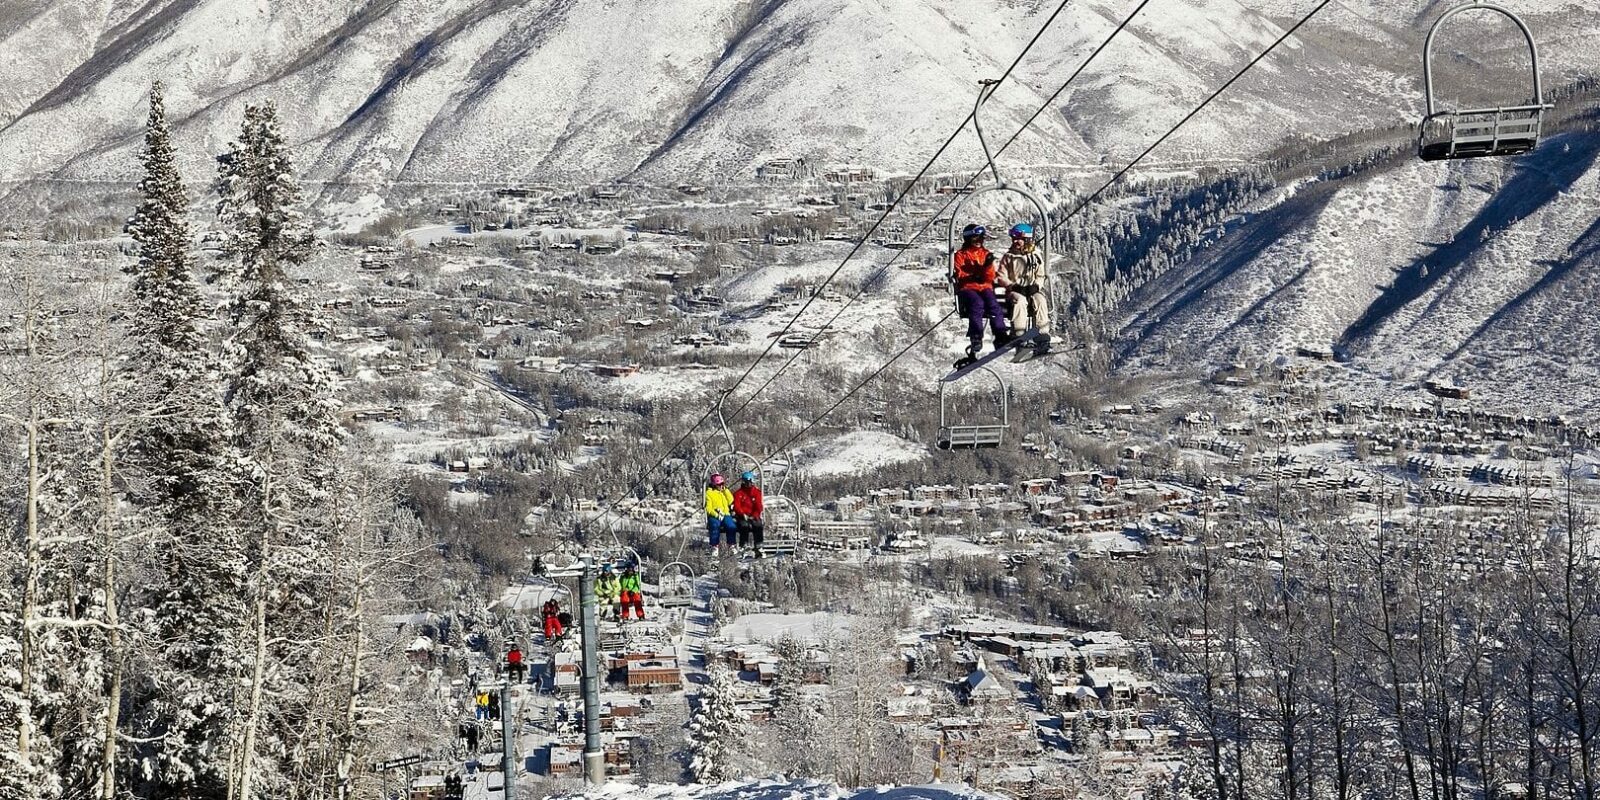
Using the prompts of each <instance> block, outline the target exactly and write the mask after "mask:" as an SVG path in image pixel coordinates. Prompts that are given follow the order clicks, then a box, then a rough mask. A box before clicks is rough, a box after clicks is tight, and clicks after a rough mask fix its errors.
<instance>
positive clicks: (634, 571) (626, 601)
mask: <svg viewBox="0 0 1600 800" xmlns="http://www.w3.org/2000/svg"><path fill="white" fill-rule="evenodd" d="M618 586H619V588H621V589H622V595H621V598H620V600H619V601H618V607H619V608H621V609H622V618H623V619H631V618H632V617H631V616H630V614H631V612H635V611H637V612H638V613H639V621H640V622H643V621H644V581H642V580H640V579H639V569H638V567H635V566H634V565H632V564H629V565H628V566H627V568H625V569H623V570H622V580H621V581H619V582H618Z"/></svg>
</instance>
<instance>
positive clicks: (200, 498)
mask: <svg viewBox="0 0 1600 800" xmlns="http://www.w3.org/2000/svg"><path fill="white" fill-rule="evenodd" d="M144 171H145V175H144V179H143V180H142V181H140V184H139V188H140V193H141V195H142V198H141V201H140V204H139V207H138V209H137V211H136V212H135V213H134V216H133V218H132V220H130V221H129V224H128V231H129V233H130V234H131V235H132V237H133V240H134V242H135V243H137V244H138V246H139V260H138V262H137V263H136V264H135V265H134V266H132V267H131V268H130V269H129V271H130V272H131V273H132V277H133V281H132V295H133V296H132V301H133V302H132V304H131V305H132V308H131V310H130V316H131V324H130V326H129V328H130V330H129V334H130V335H129V340H128V350H129V352H128V357H127V359H126V361H125V363H124V368H123V370H122V373H123V374H122V380H121V382H120V383H121V386H120V388H121V393H122V394H123V395H124V397H125V398H126V401H127V404H128V406H129V407H131V408H132V409H134V410H135V412H136V416H135V422H134V423H133V424H132V425H131V426H130V427H129V429H128V430H127V431H126V432H125V433H124V435H123V439H122V441H123V443H122V447H121V451H122V453H121V455H122V457H123V461H124V462H125V468H124V471H125V476H126V480H127V483H128V499H129V501H130V502H131V503H132V504H133V505H134V507H135V508H136V509H138V511H139V513H140V515H141V517H142V518H143V519H144V521H145V523H146V524H148V525H150V526H151V527H152V528H153V529H154V530H155V532H156V535H157V537H158V541H160V542H161V545H160V546H159V547H157V548H155V549H154V552H155V554H156V556H155V557H156V560H157V561H158V562H159V563H158V564H156V565H155V569H154V572H155V574H156V576H157V580H156V581H155V582H154V585H152V586H150V587H148V588H147V591H148V592H149V594H148V596H146V597H144V598H141V603H142V604H148V605H150V606H152V607H153V609H154V613H153V614H152V615H151V618H150V620H149V624H148V630H147V631H146V633H147V635H148V637H149V642H150V647H149V648H148V651H147V652H146V653H145V654H144V657H145V658H146V659H147V661H148V663H145V664H141V665H139V668H138V669H136V670H134V672H135V673H136V674H138V675H139V676H140V680H138V681H137V682H136V683H135V684H134V685H133V686H130V687H129V688H130V691H129V694H130V699H131V705H132V718H131V722H132V724H133V725H134V727H135V730H136V731H137V735H136V736H135V737H134V738H135V740H136V741H138V742H140V743H141V744H140V745H139V746H137V747H136V748H135V749H134V751H133V752H132V754H131V755H132V758H133V759H134V761H135V762H136V763H135V766H134V768H133V769H132V774H131V776H130V778H131V780H132V782H133V785H135V786H137V787H139V791H140V793H142V794H148V795H157V796H164V797H208V796H216V795H217V794H219V793H221V792H223V791H225V789H226V767H227V747H226V745H227V739H228V736H227V731H228V726H229V724H230V718H231V711H232V709H231V706H232V693H233V691H234V687H235V686H236V684H237V678H238V676H237V664H238V658H237V652H238V641H239V638H238V632H239V630H240V628H241V627H242V626H243V624H244V620H245V619H246V615H247V611H248V607H247V606H246V605H245V603H244V600H243V597H244V593H245V588H246V587H245V580H244V579H245V565H244V548H243V543H242V541H241V539H240V536H239V534H238V532H237V531H236V530H234V529H233V528H231V527H230V526H229V525H228V524H227V521H228V520H231V519H232V517H233V514H234V511H235V508H236V507H235V505H234V504H233V503H231V502H230V498H232V497H233V496H234V494H235V493H236V490H237V484H238V477H239V473H238V470H237V469H236V461H237V459H236V458H235V456H234V452H233V450H232V448H231V447H230V445H229V437H230V432H229V427H228V419H227V415H226V412H225V410H224V409H223V407H222V402H221V375H220V368H219V365H218V361H217V357H216V355H215V353H214V351H213V349H212V344H211V341H210V339H209V338H208V336H207V335H206V332H205V331H204V329H203V325H204V323H205V319H206V313H205V309H204V306H203V304H202V300H201V296H200V292H199V289H198V288H197V286H196V285H195V280H194V276H193V269H194V265H193V259H192V255H191V253H190V250H189V247H190V238H189V226H188V222H187V214H188V208H189V201H188V196H187V193H186V192H185V190H184V186H183V182H182V179H181V177H180V175H179V174H178V169H177V162H176V154H175V152H174V150H173V146H172V136H171V131H170V129H169V128H168V125H167V121H166V113H165V107H164V104H163V100H162V95H161V86H160V85H159V84H157V85H156V86H155V88H153V89H152V90H151V93H150V118H149V122H148V124H147V126H146V130H145V152H144ZM155 742H159V744H155Z"/></svg>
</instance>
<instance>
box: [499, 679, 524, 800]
mask: <svg viewBox="0 0 1600 800" xmlns="http://www.w3.org/2000/svg"><path fill="white" fill-rule="evenodd" d="M515 718H516V709H514V708H512V706H511V680H510V677H509V676H508V677H506V678H502V679H501V680H500V745H501V747H500V774H501V775H502V776H504V777H503V779H502V783H501V785H502V786H504V787H505V800H516V798H517V773H518V772H521V771H522V769H521V765H519V764H517V763H516V728H517V727H518V726H516V725H515V724H514V722H515Z"/></svg>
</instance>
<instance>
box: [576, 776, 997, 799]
mask: <svg viewBox="0 0 1600 800" xmlns="http://www.w3.org/2000/svg"><path fill="white" fill-rule="evenodd" d="M551 800H995V795H991V794H986V793H984V792H977V791H973V790H971V789H968V788H966V787H964V786H961V785H960V784H954V785H951V786H880V787H877V788H872V789H841V788H839V787H838V786H835V785H833V784H830V783H818V782H816V781H774V780H760V781H734V782H729V783H723V784H718V785H715V786H701V785H698V784H691V785H688V786H674V785H662V784H651V785H648V786H635V785H633V784H624V783H608V784H606V785H604V786H602V787H600V788H598V789H589V790H585V791H583V792H579V793H575V794H563V795H555V796H553V797H552V798H551Z"/></svg>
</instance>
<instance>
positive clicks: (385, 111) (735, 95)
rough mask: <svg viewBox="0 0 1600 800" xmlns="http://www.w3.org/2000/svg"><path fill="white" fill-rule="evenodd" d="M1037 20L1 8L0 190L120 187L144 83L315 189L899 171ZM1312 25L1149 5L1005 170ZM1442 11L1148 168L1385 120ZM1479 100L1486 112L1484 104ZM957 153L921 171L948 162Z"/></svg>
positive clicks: (1337, 22) (337, 4)
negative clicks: (60, 183) (250, 125)
mask: <svg viewBox="0 0 1600 800" xmlns="http://www.w3.org/2000/svg"><path fill="white" fill-rule="evenodd" d="M1056 5H1057V4H1056V2H1055V1H1054V0H696V2H684V1H683V0H270V2H269V1H268V0H149V1H148V2H144V1H141V2H134V0H0V182H6V181H17V180H25V179H30V178H40V177H62V178H74V179H80V178H92V179H100V178H110V179H122V178H127V177H128V176H130V175H132V174H133V160H132V153H133V147H134V144H135V142H136V138H135V137H136V135H137V133H138V131H139V130H140V124H141V121H142V119H143V95H144V92H145V91H146V90H147V89H148V87H149V84H150V82H151V81H152V80H155V79H158V78H159V79H161V80H164V81H165V82H166V83H167V85H168V90H167V101H168V108H169V112H170V113H171V114H172V115H173V117H174V119H175V120H176V122H177V127H178V131H179V137H180V146H181V149H182V151H183V152H184V153H185V155H186V157H187V158H189V159H191V161H192V162H196V163H198V162H199V161H201V160H202V159H204V158H205V157H206V156H207V155H208V154H215V153H217V152H219V151H220V150H221V149H222V147H223V145H224V143H225V142H226V141H227V139H228V137H230V136H231V135H232V134H233V132H234V131H235V130H236V128H237V126H238V121H239V118H240V115H241V113H242V109H243V106H244V105H245V104H246V103H251V102H260V101H263V100H266V99H269V98H270V99H275V100H277V101H278V102H279V103H280V105H281V106H282V108H283V110H284V112H285V118H286V129H287V132H288V134H289V137H290V139H291V141H292V142H293V143H294V144H295V146H296V148H297V151H298V152H297V157H298V160H297V163H298V164H300V165H302V167H303V169H304V171H305V172H306V173H307V177H310V178H313V179H318V180H334V181H354V182H366V181H373V182H384V181H390V180H397V179H398V180H414V181H436V180H437V181H456V180H473V179H495V180H504V179H516V178H523V177H526V178H531V179H543V178H559V177H584V178H597V177H619V176H632V177H635V178H639V179H644V180H666V181H673V180H679V179H682V178H684V177H687V176H691V175H694V176H699V177H704V178H718V177H732V178H740V177H745V176H748V175H749V174H750V173H749V170H750V167H751V166H752V165H753V164H756V163H760V162H762V161H764V160H766V159H769V158H772V157H779V156H801V157H806V158H808V159H809V160H811V162H812V163H822V164H827V163H867V164H871V165H875V166H878V167H883V168H888V169H907V168H913V167H915V166H917V165H920V163H921V161H922V159H924V158H926V156H927V155H928V154H929V153H931V152H932V150H933V148H934V147H935V146H936V145H937V143H938V142H940V141H942V140H943V138H944V137H945V136H946V135H948V133H949V131H950V129H951V128H952V127H953V124H954V122H955V121H956V120H958V119H960V118H961V117H962V116H963V115H964V114H965V112H966V111H967V109H968V108H969V107H970V103H971V101H972V97H973V94H974V91H975V81H976V80H977V79H979V78H985V77H995V76H997V75H999V74H1000V73H1001V72H1002V71H1003V69H1004V68H1005V65H1006V64H1008V63H1009V62H1010V61H1011V59H1012V58H1013V57H1014V56H1015V54H1016V53H1017V52H1019V51H1020V49H1021V47H1022V45H1023V43H1024V42H1025V41H1027V39H1028V38H1029V37H1031V36H1032V35H1033V34H1034V32H1035V31H1036V30H1037V29H1038V27H1039V26H1040V24H1041V23H1042V22H1043V20H1044V19H1045V18H1046V17H1047V16H1048V15H1049V14H1050V12H1051V11H1053V10H1054V9H1055V7H1056ZM1135 5H1136V3H1135V2H1134V0H1074V1H1073V2H1072V3H1070V4H1069V6H1068V7H1067V9H1066V11H1065V12H1064V13H1063V14H1062V16H1061V18H1060V19H1059V20H1058V21H1057V22H1056V24H1055V25H1054V26H1053V27H1052V28H1051V29H1050V31H1049V32H1048V33H1047V35H1046V36H1045V37H1044V38H1043V39H1042V40H1041V42H1040V43H1039V44H1038V45H1037V46H1036V48H1035V49H1034V51H1033V52H1032V53H1031V54H1030V56H1029V58H1028V59H1027V61H1026V62H1025V63H1024V64H1023V66H1022V67H1021V68H1020V69H1019V71H1018V74H1017V76H1016V77H1017V80H1016V81H1015V82H1014V83H1012V84H1010V85H1008V86H1006V87H1004V88H1003V89H1002V90H1001V91H1000V92H999V93H998V94H997V96H996V97H995V99H994V100H993V102H992V104H991V107H990V110H991V115H990V116H991V121H990V127H991V128H992V129H993V130H994V131H995V132H996V136H997V138H998V137H1001V136H1009V135H1010V133H1011V132H1012V131H1013V130H1015V128H1016V127H1017V125H1018V123H1020V121H1021V119H1022V117H1023V116H1024V115H1026V114H1028V113H1030V112H1031V111H1032V109H1033V108H1035V107H1037V105H1038V104H1039V103H1041V102H1042V100H1043V98H1044V97H1045V96H1046V95H1047V94H1048V93H1050V92H1051V91H1054V90H1055V88H1056V87H1057V86H1058V85H1059V84H1060V82H1061V81H1062V80H1063V79H1064V78H1065V76H1066V75H1067V74H1069V73H1070V72H1071V70H1072V69H1073V68H1074V67H1076V65H1077V64H1078V63H1079V62H1080V61H1081V60H1082V59H1083V58H1084V57H1085V56H1086V55H1087V54H1088V52H1089V51H1090V50H1091V49H1092V48H1093V47H1094V46H1095V45H1096V44H1098V43H1099V42H1100V41H1101V40H1102V39H1103V37H1104V36H1105V35H1106V34H1107V33H1109V32H1110V30H1111V29H1112V28H1113V27H1114V26H1115V25H1116V23H1117V22H1118V21H1119V20H1120V19H1121V18H1122V17H1123V16H1125V15H1126V14H1127V13H1128V12H1130V11H1131V10H1132V9H1133V8H1134V6H1135ZM1312 5H1313V3H1312V2H1310V0H1153V1H1152V2H1151V3H1150V4H1149V6H1148V7H1147V8H1146V9H1144V11H1143V12H1142V13H1141V15H1140V17H1139V18H1138V19H1137V20H1136V21H1135V22H1134V24H1133V25H1132V26H1131V27H1130V28H1129V31H1128V33H1127V35H1125V37H1124V38H1121V39H1119V40H1118V41H1117V42H1116V43H1114V44H1113V46H1112V47H1110V48H1109V49H1108V50H1107V51H1106V52H1105V53H1104V54H1103V55H1102V56H1101V58H1100V59H1099V60H1098V61H1097V62H1096V63H1095V65H1094V66H1092V67H1091V68H1090V69H1089V71H1088V72H1087V73H1085V75H1084V76H1083V77H1082V78H1081V79H1080V81H1079V83H1077V84H1076V85H1075V87H1074V88H1073V90H1072V91H1069V92H1067V93H1065V94H1064V95H1062V97H1061V99H1060V100H1059V101H1058V102H1057V104H1056V108H1055V112H1056V113H1054V114H1045V115H1044V116H1042V117H1041V118H1040V121H1039V122H1038V123H1037V124H1036V125H1035V127H1034V128H1033V129H1032V130H1031V131H1030V133H1029V135H1028V136H1026V137H1025V138H1024V140H1023V142H1022V143H1021V144H1020V145H1019V146H1018V148H1017V149H1015V150H1014V151H1013V152H1012V154H1011V155H1012V156H1013V157H1014V158H1015V160H1016V161H1018V162H1019V163H1025V164H1031V165H1043V164H1070V165H1081V164H1084V163H1090V164H1093V163H1098V162H1099V161H1100V160H1101V159H1110V160H1112V161H1115V160H1117V159H1118V158H1120V157H1123V156H1125V155H1127V154H1128V153H1130V152H1134V151H1136V150H1137V149H1139V148H1140V147H1141V146H1142V145H1143V144H1144V143H1145V142H1146V141H1148V140H1149V139H1150V138H1153V137H1154V136H1155V135H1157V134H1158V133H1160V132H1161V131H1162V130H1165V126H1166V125H1168V124H1170V123H1171V122H1173V121H1175V120H1176V119H1178V118H1179V117H1181V116H1182V115H1183V113H1184V112H1185V111H1186V109H1187V108H1189V107H1190V106H1192V104H1193V103H1195V102H1196V101H1197V100H1198V99H1199V98H1201V97H1203V96H1205V95H1206V94H1207V93H1208V92H1209V91H1211V90H1212V89H1213V88H1214V87H1215V86H1217V85H1219V84H1220V83H1221V82H1222V80H1224V79H1225V78H1226V77H1227V76H1229V75H1231V74H1232V72H1233V71H1234V70H1236V69H1237V68H1238V67H1239V66H1241V65H1242V64H1243V63H1245V62H1246V61H1247V60H1248V59H1249V58H1250V57H1252V56H1253V55H1254V54H1255V53H1257V52H1259V51H1260V50H1261V49H1263V48H1264V47H1265V46H1266V45H1267V44H1268V43H1270V42H1271V41H1272V40H1273V39H1275V38H1276V37H1277V36H1279V35H1280V34H1281V32H1282V31H1283V30H1284V29H1285V27H1286V26H1287V25H1289V24H1291V23H1292V22H1293V21H1294V19H1295V18H1297V16H1298V15H1299V14H1302V13H1304V12H1305V11H1306V10H1308V9H1309V8H1310V7H1311V6H1312ZM1446 5H1447V4H1446V3H1445V2H1442V0H1434V1H1433V2H1427V3H1417V2H1415V0H1347V1H1346V2H1342V3H1335V4H1333V5H1331V6H1329V8H1328V9H1327V10H1326V11H1324V12H1323V14H1322V15H1321V16H1319V17H1318V18H1317V19H1316V20H1314V21H1313V22H1312V23H1311V24H1310V25H1308V26H1307V27H1306V28H1305V29H1303V31H1302V33H1301V34H1300V35H1299V36H1298V37H1297V38H1296V39H1294V40H1291V42H1290V43H1289V44H1288V45H1287V46H1286V47H1285V48H1284V49H1282V50H1281V51H1280V52H1279V53H1277V54H1275V55H1274V56H1273V57H1272V58H1271V59H1269V60H1268V61H1266V62H1265V63H1264V64H1263V65H1262V66H1261V67H1260V68H1259V70H1258V71H1257V72H1254V73H1252V74H1251V75H1249V76H1248V77H1247V78H1246V79H1245V80H1243V81H1241V82H1240V83H1239V84H1238V85H1237V86H1235V87H1234V88H1233V89H1232V90H1231V91H1230V92H1229V94H1228V95H1227V96H1226V102H1225V103H1221V104H1219V105H1218V106H1217V107H1215V108H1214V109H1213V110H1211V111H1208V112H1207V113H1206V114H1203V115H1201V116H1200V117H1198V118H1197V119H1196V120H1195V121H1194V122H1193V123H1191V124H1190V126H1189V129H1188V130H1187V132H1186V134H1185V135H1184V136H1181V137H1179V139H1177V140H1174V141H1173V142H1172V144H1171V145H1170V146H1169V149H1167V150H1164V151H1163V153H1162V154H1161V155H1162V157H1163V158H1166V159H1186V158H1205V159H1216V158H1225V157H1237V156H1241V155H1246V154H1248V153H1249V152H1251V151H1253V150H1256V149H1259V148H1261V147H1264V146H1266V145H1267V144H1270V143H1271V142H1273V141H1275V140H1277V139H1278V138H1279V137H1281V136H1282V135H1283V134H1285V133H1290V132H1307V133H1310V134H1313V135H1315V136H1319V137H1320V136H1324V135H1329V134H1332V133H1336V132H1338V131H1342V130H1349V129H1351V128H1355V127H1363V126H1368V125H1372V124H1376V123H1388V122H1395V121H1399V120H1402V119H1407V118H1410V117H1411V116H1413V115H1414V114H1415V113H1416V109H1417V107H1418V105H1419V97H1418V93H1417V90H1416V84H1417V83H1418V79H1417V77H1416V75H1415V72H1416V67H1417V48H1418V47H1419V46H1420V41H1421V39H1422V33H1423V30H1424V29H1425V26H1426V24H1427V21H1428V20H1430V19H1431V18H1432V17H1433V16H1434V15H1435V14H1436V13H1438V11H1439V10H1440V9H1442V8H1444V7H1445V6H1446ZM1513 5H1514V6H1521V7H1522V9H1521V10H1524V11H1525V12H1526V16H1527V18H1528V20H1529V22H1530V24H1531V25H1532V26H1533V28H1534V30H1535V31H1536V32H1538V34H1539V36H1540V38H1541V40H1542V44H1543V47H1544V51H1545V56H1546V59H1547V61H1548V63H1549V65H1550V69H1549V71H1550V73H1551V75H1552V83H1560V82H1561V79H1562V78H1565V77H1571V76H1573V75H1575V74H1578V73H1580V72H1582V71H1583V70H1584V69H1586V67H1585V64H1586V59H1585V58H1584V55H1585V54H1584V52H1583V50H1582V47H1583V46H1584V44H1585V43H1586V42H1587V41H1588V39H1589V38H1591V36H1592V34H1594V33H1595V32H1597V31H1600V9H1597V8H1596V7H1595V6H1593V4H1584V3H1578V2H1570V1H1568V0H1560V1H1557V0H1541V2H1539V3H1537V4H1535V3H1513ZM1472 30H1474V29H1473V28H1472V27H1471V26H1463V27H1462V28H1461V29H1460V31H1461V32H1463V33H1469V32H1471V31H1472ZM1494 30H1495V31H1498V32H1499V33H1505V32H1506V30H1508V29H1501V28H1495V29H1494ZM1516 45H1517V42H1516V41H1514V40H1507V39H1501V38H1493V37H1481V36H1472V35H1467V36H1465V37H1464V38H1458V39H1452V40H1450V41H1447V42H1443V43H1441V53H1443V54H1445V55H1447V56H1455V57H1453V58H1447V59H1446V61H1447V62H1456V63H1459V64H1461V65H1464V66H1469V67H1470V66H1474V65H1475V64H1476V63H1477V61H1478V59H1477V57H1476V56H1469V55H1466V53H1476V52H1478V51H1479V49H1480V48H1487V55H1486V56H1485V58H1484V60H1485V61H1487V62H1489V63H1495V62H1499V61H1506V60H1508V59H1515V58H1521V57H1522V56H1521V55H1520V54H1519V53H1518V51H1517V47H1516ZM1510 80H1512V81H1513V82H1514V81H1515V80H1516V79H1515V76H1512V77H1511V78H1510ZM1483 83H1484V82H1483V81H1471V82H1469V84H1468V85H1474V86H1476V85H1479V84H1483ZM1495 94H1497V93H1491V96H1490V97H1487V98H1485V99H1490V100H1496V99H1498V100H1503V99H1504V98H1502V97H1496V96H1494V95H1495ZM1513 99H1520V98H1513ZM966 144H967V145H968V146H966V147H962V148H958V149H957V151H956V152H957V153H959V155H957V156H953V157H952V160H951V161H949V162H948V163H947V164H946V165H945V166H947V167H948V168H956V167H959V166H964V165H967V164H970V163H972V161H973V159H972V154H973V153H975V150H976V149H975V148H974V147H972V146H971V142H967V143H966Z"/></svg>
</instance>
